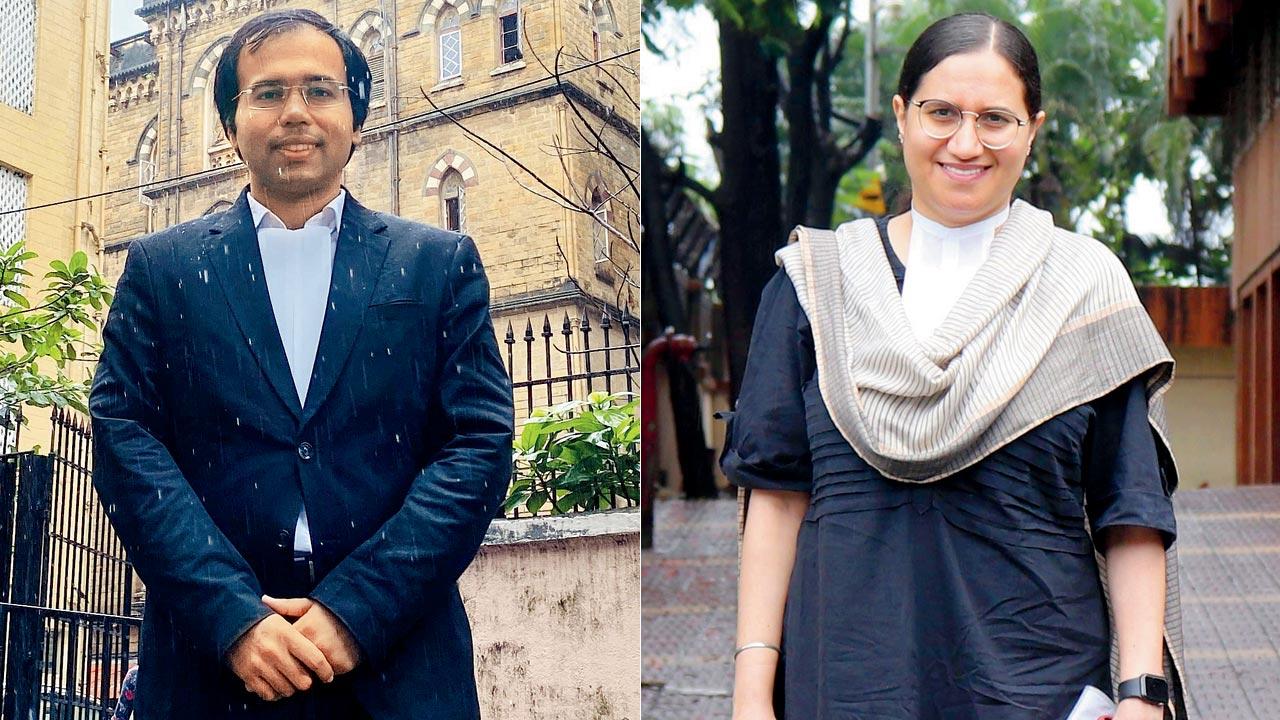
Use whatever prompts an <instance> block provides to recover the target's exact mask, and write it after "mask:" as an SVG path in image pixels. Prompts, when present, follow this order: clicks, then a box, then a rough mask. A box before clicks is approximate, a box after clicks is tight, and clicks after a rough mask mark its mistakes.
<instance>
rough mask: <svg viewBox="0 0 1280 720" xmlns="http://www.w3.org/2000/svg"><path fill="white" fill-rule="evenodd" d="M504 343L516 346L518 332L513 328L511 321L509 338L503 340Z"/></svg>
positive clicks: (508, 331)
mask: <svg viewBox="0 0 1280 720" xmlns="http://www.w3.org/2000/svg"><path fill="white" fill-rule="evenodd" d="M503 342H505V343H506V344H508V345H515V344H516V331H515V328H513V327H511V321H510V320H508V321H507V336H506V337H505V338H503Z"/></svg>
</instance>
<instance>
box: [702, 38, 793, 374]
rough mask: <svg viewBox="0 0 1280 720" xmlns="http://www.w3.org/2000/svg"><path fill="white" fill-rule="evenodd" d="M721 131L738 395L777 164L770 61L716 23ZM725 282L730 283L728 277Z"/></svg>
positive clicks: (779, 232)
mask: <svg viewBox="0 0 1280 720" xmlns="http://www.w3.org/2000/svg"><path fill="white" fill-rule="evenodd" d="M720 73H721V85H722V90H721V107H722V115H723V117H724V125H723V129H722V130H721V132H720V135H719V136H718V138H717V140H716V145H717V146H718V148H719V150H720V177H721V183H720V187H719V189H718V190H717V191H716V203H715V205H716V215H717V216H718V220H719V222H720V268H721V272H722V273H723V277H724V278H725V279H726V282H724V283H722V284H721V291H722V293H723V297H724V307H725V325H726V337H725V344H726V347H727V350H728V354H729V379H730V385H731V392H732V396H733V397H735V398H736V397H737V396H738V390H739V388H740V387H741V385H742V374H743V371H744V369H745V368H746V364H747V349H748V347H749V346H750V344H751V326H752V324H753V322H754V320H755V315H756V309H757V306H758V305H759V303H760V293H761V291H763V290H764V286H765V284H767V283H768V282H769V278H770V277H771V276H772V275H773V272H774V263H773V252H774V250H776V249H777V248H778V247H779V246H781V245H782V243H783V242H785V241H786V238H785V237H783V233H784V229H783V227H784V226H783V222H782V192H781V181H780V171H781V163H780V161H779V159H778V129H777V112H778V92H779V91H778V64H777V61H776V60H775V59H774V58H772V57H769V56H768V54H767V53H766V51H765V50H764V49H763V48H762V47H761V43H760V38H759V37H758V36H756V35H753V34H751V33H749V32H744V31H743V30H741V29H739V28H737V27H736V26H735V25H734V24H733V23H732V22H729V21H721V22H720ZM730 278H731V279H732V280H730Z"/></svg>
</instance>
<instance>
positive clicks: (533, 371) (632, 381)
mask: <svg viewBox="0 0 1280 720" xmlns="http://www.w3.org/2000/svg"><path fill="white" fill-rule="evenodd" d="M592 317H593V315H592V314H590V313H588V312H583V313H582V314H581V315H580V316H579V317H578V318H577V319H576V321H575V320H571V319H570V318H569V314H568V312H565V313H563V315H562V317H561V320H560V322H558V323H555V325H554V326H553V324H552V320H551V316H550V315H547V314H544V315H543V316H542V323H541V328H540V329H539V330H535V326H534V319H533V318H529V319H527V320H526V322H525V327H524V332H523V333H521V335H520V336H519V337H518V338H517V335H516V330H515V327H514V326H513V325H512V323H510V322H508V323H507V330H506V333H505V336H504V338H503V344H504V345H505V346H506V358H505V359H506V364H507V373H508V375H509V376H510V377H511V380H512V382H511V387H512V392H513V394H514V396H515V401H516V417H517V420H516V433H517V434H519V433H520V430H521V428H522V427H523V425H524V423H525V422H526V420H527V418H528V416H529V412H530V411H532V410H533V409H535V408H546V407H551V406H554V405H557V404H559V403H562V402H565V401H569V400H574V399H584V398H586V397H587V396H588V395H590V394H591V393H592V392H596V391H603V392H606V393H615V392H627V393H633V394H638V393H639V391H640V350H639V347H640V346H639V342H638V340H639V337H638V328H637V327H636V319H635V318H633V317H631V316H630V315H627V314H625V313H623V314H617V313H610V312H603V313H600V314H599V316H598V317H599V322H598V324H597V325H596V326H595V327H593V326H592V324H591V320H592ZM553 327H555V328H556V329H553ZM597 331H598V335H597V336H596V338H594V339H593V337H592V336H593V334H595V333H597ZM593 342H594V343H595V347H592V344H593ZM521 480H526V481H528V482H529V483H530V486H531V489H532V490H533V491H534V492H542V493H545V494H546V495H547V496H548V497H549V498H552V499H554V498H555V496H556V490H555V487H554V486H555V485H556V480H557V478H537V477H522V474H521V468H520V467H519V465H518V464H517V463H516V462H515V460H514V459H513V461H512V482H513V483H516V482H519V481H521ZM638 483H639V480H638V478H637V481H636V486H637V488H638V486H639V485H638ZM637 491H638V490H637ZM553 503H554V500H552V501H549V502H548V503H547V505H546V506H545V507H544V509H541V510H539V511H538V512H536V513H530V512H529V511H528V510H526V509H524V508H522V507H517V508H514V509H512V510H510V511H508V512H506V513H505V515H506V517H511V518H518V517H528V516H530V515H546V514H551V513H552V512H553V511H554V508H553ZM637 504H638V500H636V499H632V498H630V497H627V496H626V495H625V494H622V493H610V494H609V495H608V496H607V499H606V505H607V507H610V508H617V507H634V506H635V505H637ZM596 509H599V507H598V503H597V504H592V505H588V504H585V503H578V504H575V505H574V506H573V511H585V510H596Z"/></svg>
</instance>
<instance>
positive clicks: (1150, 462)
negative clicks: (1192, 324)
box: [1081, 377, 1177, 547]
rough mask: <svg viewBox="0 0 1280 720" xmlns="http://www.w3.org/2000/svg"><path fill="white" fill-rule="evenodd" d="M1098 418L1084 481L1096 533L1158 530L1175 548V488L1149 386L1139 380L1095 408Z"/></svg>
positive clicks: (1088, 447)
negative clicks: (1159, 443)
mask: <svg viewBox="0 0 1280 720" xmlns="http://www.w3.org/2000/svg"><path fill="white" fill-rule="evenodd" d="M1092 406H1093V409H1094V412H1095V416H1094V423H1093V426H1092V427H1091V428H1090V430H1089V437H1088V440H1087V442H1086V445H1085V456H1084V465H1083V468H1082V473H1081V479H1082V482H1083V484H1084V491H1085V508H1086V511H1087V512H1088V515H1089V524H1090V527H1091V528H1092V530H1093V532H1094V533H1095V534H1096V533H1098V532H1099V531H1101V530H1103V529H1105V528H1108V527H1112V526H1116V525H1135V526H1138V527H1146V528H1151V529H1154V530H1158V531H1160V534H1161V535H1162V536H1163V538H1164V544H1165V547H1168V546H1169V545H1170V544H1172V543H1173V540H1174V538H1175V537H1176V535H1177V527H1176V524H1175V522H1174V516H1173V500H1172V498H1171V494H1172V491H1173V488H1172V487H1170V486H1169V483H1166V482H1165V472H1164V468H1163V466H1162V464H1161V454H1160V453H1159V451H1158V449H1157V447H1156V437H1155V434H1154V431H1153V430H1152V428H1151V423H1150V421H1149V420H1148V419H1147V393H1146V383H1145V382H1144V380H1143V378H1141V377H1138V378H1135V379H1133V380H1130V381H1129V382H1128V383H1126V384H1124V385H1122V386H1120V387H1119V388H1117V389H1115V390H1112V391H1111V392H1110V393H1108V394H1107V395H1104V396H1103V397H1101V398H1099V399H1097V400H1095V401H1094V402H1093V403H1092Z"/></svg>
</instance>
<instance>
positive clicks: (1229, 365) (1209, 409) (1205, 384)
mask: <svg viewBox="0 0 1280 720" xmlns="http://www.w3.org/2000/svg"><path fill="white" fill-rule="evenodd" d="M1171 350H1172V352H1173V359H1174V361H1175V362H1176V363H1177V369H1176V370H1175V372H1174V378H1173V387H1172V388H1170V389H1169V392H1168V393H1167V394H1166V395H1165V408H1166V410H1167V411H1168V420H1169V441H1170V442H1171V443H1172V444H1173V452H1174V457H1175V458H1176V460H1177V463H1178V474H1179V476H1180V477H1179V486H1180V487H1181V488H1182V489H1183V490H1190V489H1194V488H1203V487H1234V486H1235V485H1236V456H1235V448H1236V443H1235V437H1236V435H1235V433H1236V366H1235V353H1234V352H1233V351H1232V349H1231V348H1230V347H1223V348H1187V347H1177V346H1175V347H1173V348H1171Z"/></svg>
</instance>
